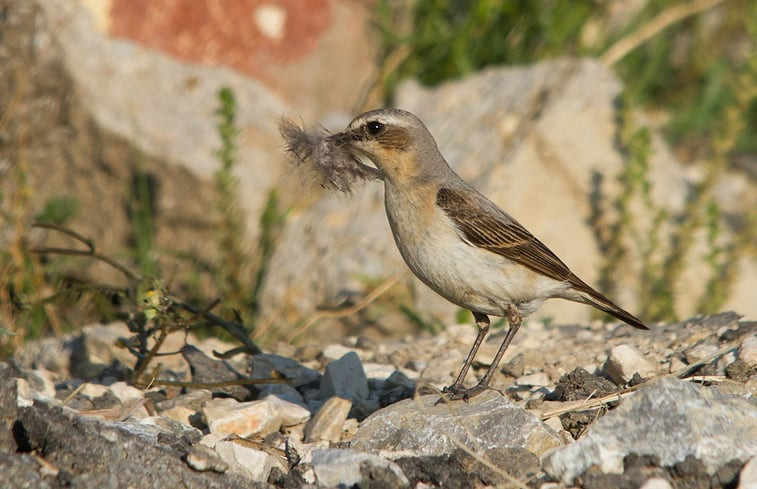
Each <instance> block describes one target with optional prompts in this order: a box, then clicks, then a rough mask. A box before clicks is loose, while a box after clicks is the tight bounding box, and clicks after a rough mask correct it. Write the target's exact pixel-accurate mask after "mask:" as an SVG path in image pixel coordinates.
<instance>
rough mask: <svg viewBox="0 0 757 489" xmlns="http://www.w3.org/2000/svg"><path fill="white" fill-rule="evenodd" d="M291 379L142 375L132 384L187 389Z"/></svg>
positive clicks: (282, 381) (284, 382)
mask: <svg viewBox="0 0 757 489" xmlns="http://www.w3.org/2000/svg"><path fill="white" fill-rule="evenodd" d="M291 382H292V379H235V380H226V381H223V382H190V381H180V380H160V379H152V378H146V377H142V378H139V379H136V380H135V381H134V385H135V386H136V385H141V386H155V385H162V386H171V387H186V388H187V389H217V388H220V387H230V386H235V385H258V384H289V383H291Z"/></svg>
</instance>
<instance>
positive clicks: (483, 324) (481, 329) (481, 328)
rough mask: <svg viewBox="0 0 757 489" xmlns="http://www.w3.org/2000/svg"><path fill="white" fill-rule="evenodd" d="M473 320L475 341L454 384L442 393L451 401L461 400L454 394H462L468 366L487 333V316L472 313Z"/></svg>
mask: <svg viewBox="0 0 757 489" xmlns="http://www.w3.org/2000/svg"><path fill="white" fill-rule="evenodd" d="M471 312H472V311H471ZM473 318H474V319H475V320H476V326H477V327H478V334H477V335H476V341H474V342H473V346H472V347H471V349H470V351H469V352H468V357H467V358H466V359H465V363H464V364H463V368H462V369H460V373H459V374H458V376H457V379H456V380H455V383H453V384H452V385H451V386H449V387H445V388H444V392H446V393H449V394H450V398H451V399H461V398H462V397H457V395H456V394H457V393H459V392H464V389H463V381H464V380H465V376H466V375H467V374H468V369H470V366H471V364H472V363H473V359H474V358H475V357H476V353H477V352H478V348H479V347H480V346H481V342H482V341H484V337H486V333H488V332H489V316H487V315H486V314H481V313H480V312H473Z"/></svg>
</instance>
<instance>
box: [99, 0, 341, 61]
mask: <svg viewBox="0 0 757 489" xmlns="http://www.w3.org/2000/svg"><path fill="white" fill-rule="evenodd" d="M332 1H333V0H267V1H266V0H112V3H111V12H110V18H111V24H110V25H111V32H110V34H111V35H112V36H115V37H121V38H125V39H130V40H132V41H135V42H137V43H139V44H142V45H144V46H147V47H150V48H153V49H157V50H160V51H163V52H165V53H168V54H170V55H172V56H175V57H176V58H179V59H181V60H184V61H189V62H195V63H203V64H209V65H218V64H221V65H226V66H228V67H230V68H233V69H235V70H237V71H240V72H242V73H245V74H248V75H252V76H257V75H260V74H261V71H263V72H264V71H266V69H265V67H266V65H269V64H270V63H286V62H288V61H294V60H297V59H299V58H302V57H304V56H307V55H308V54H309V53H311V52H312V51H313V49H314V48H315V46H316V44H317V42H318V39H319V38H320V36H321V35H323V33H324V32H325V31H326V29H327V28H328V26H329V23H330V21H331V2H332ZM264 5H275V6H278V7H280V8H282V9H283V10H284V11H285V12H286V20H285V22H284V28H283V36H282V37H281V38H280V39H274V38H271V37H268V36H266V35H265V34H264V33H263V32H262V31H261V30H260V29H259V28H258V26H257V25H256V23H255V21H254V16H255V11H256V9H258V8H259V7H261V6H264Z"/></svg>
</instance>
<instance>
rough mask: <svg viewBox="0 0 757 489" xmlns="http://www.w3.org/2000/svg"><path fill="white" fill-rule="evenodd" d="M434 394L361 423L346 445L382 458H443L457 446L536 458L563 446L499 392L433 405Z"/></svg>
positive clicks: (542, 426)
mask: <svg viewBox="0 0 757 489" xmlns="http://www.w3.org/2000/svg"><path fill="white" fill-rule="evenodd" d="M438 400H439V396H438V395H428V396H422V397H419V398H415V399H407V400H404V401H400V402H398V403H396V404H392V405H391V406H388V407H386V408H384V409H381V410H379V411H376V412H375V413H373V414H372V415H371V416H369V417H368V418H367V419H365V420H364V421H363V422H362V424H361V426H360V428H359V429H358V431H357V433H355V436H354V437H353V439H352V441H351V443H350V446H351V447H353V448H355V449H357V450H363V451H368V452H374V453H378V452H381V453H382V454H386V453H391V452H395V453H396V454H398V455H399V454H405V455H408V454H412V455H414V456H433V455H445V454H449V453H451V452H452V451H453V450H455V449H458V448H460V446H461V445H462V446H465V447H468V448H470V449H472V450H474V451H475V452H476V453H482V452H483V453H485V452H486V451H487V450H492V449H495V448H501V447H522V448H525V449H526V450H528V451H529V452H531V453H534V454H536V455H541V454H542V453H544V452H545V451H546V450H547V449H550V448H554V447H557V446H560V445H562V442H561V441H560V437H559V435H558V434H557V433H555V432H554V431H553V430H552V429H550V428H548V427H547V426H546V425H545V424H544V423H542V422H541V421H539V420H538V419H537V418H536V417H535V416H534V415H533V414H531V413H529V412H527V411H525V410H524V409H522V408H520V407H519V406H517V405H516V404H515V403H514V402H513V401H512V400H510V399H509V398H507V397H504V396H502V395H501V394H499V393H498V392H495V391H488V392H485V393H483V394H481V395H479V396H476V397H474V398H473V399H471V400H470V401H469V402H463V401H455V402H452V403H449V404H447V403H444V402H441V403H438V404H437V401H438Z"/></svg>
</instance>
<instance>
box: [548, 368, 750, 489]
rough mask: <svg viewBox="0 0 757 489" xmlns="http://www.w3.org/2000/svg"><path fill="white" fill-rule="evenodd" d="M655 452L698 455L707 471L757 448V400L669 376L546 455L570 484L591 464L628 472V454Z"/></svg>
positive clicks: (675, 459)
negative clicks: (626, 464) (726, 393)
mask: <svg viewBox="0 0 757 489" xmlns="http://www.w3.org/2000/svg"><path fill="white" fill-rule="evenodd" d="M632 454H635V455H637V456H652V457H655V458H656V459H657V460H658V461H659V465H660V466H668V467H670V466H673V465H676V464H677V463H681V462H684V461H685V460H686V459H687V457H695V458H696V459H697V460H699V462H700V463H701V464H703V466H704V468H705V469H706V471H707V473H708V474H714V473H715V472H716V471H717V470H718V469H719V468H720V467H722V466H723V465H725V464H727V463H728V462H730V461H731V460H739V461H741V462H742V463H743V462H745V461H747V460H749V459H750V458H751V457H753V456H755V455H756V454H757V406H754V405H753V404H750V403H749V402H747V401H745V400H743V399H739V398H736V397H731V396H727V395H725V394H722V393H721V392H719V391H718V390H716V389H713V388H707V387H702V386H699V385H696V384H692V383H690V382H685V381H682V380H677V379H674V378H665V379H662V380H659V381H657V382H654V383H652V384H651V385H649V387H645V388H642V389H640V390H639V391H638V392H637V393H636V394H635V395H634V396H632V397H630V398H628V399H627V400H625V401H624V402H623V403H622V404H621V405H620V406H619V407H618V408H617V409H614V410H612V411H610V412H609V413H608V414H607V415H605V416H604V417H602V418H600V419H599V420H597V421H596V422H595V423H594V424H593V425H592V427H591V428H590V429H589V431H588V434H587V436H585V437H584V438H582V439H580V440H578V441H577V442H576V443H573V444H571V445H568V446H566V447H562V448H559V449H556V450H554V451H552V452H550V453H548V454H546V455H545V457H544V458H543V459H542V462H543V468H544V470H545V471H546V472H547V473H548V474H550V475H551V476H552V477H554V478H556V479H560V480H562V481H563V482H565V483H566V484H570V483H572V481H573V480H574V479H575V478H576V477H577V476H579V475H581V474H583V473H585V472H586V471H587V470H588V469H589V468H590V467H592V466H597V467H599V469H600V470H601V471H602V472H604V473H614V474H620V473H623V465H624V458H626V456H628V455H632Z"/></svg>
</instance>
